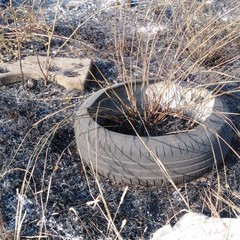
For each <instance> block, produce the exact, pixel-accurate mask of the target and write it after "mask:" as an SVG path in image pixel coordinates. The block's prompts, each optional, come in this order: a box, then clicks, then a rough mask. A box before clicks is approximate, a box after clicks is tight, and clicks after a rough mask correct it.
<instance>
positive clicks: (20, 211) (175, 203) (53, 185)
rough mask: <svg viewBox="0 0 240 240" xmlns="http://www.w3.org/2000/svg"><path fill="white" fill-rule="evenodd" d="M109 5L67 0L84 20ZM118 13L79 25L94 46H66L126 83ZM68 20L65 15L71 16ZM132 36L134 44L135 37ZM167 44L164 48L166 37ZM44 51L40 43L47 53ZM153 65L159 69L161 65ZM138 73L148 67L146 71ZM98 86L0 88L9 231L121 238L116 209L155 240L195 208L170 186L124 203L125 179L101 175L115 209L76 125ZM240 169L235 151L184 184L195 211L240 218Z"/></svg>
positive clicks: (2, 185)
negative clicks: (80, 146) (86, 160)
mask: <svg viewBox="0 0 240 240" xmlns="http://www.w3.org/2000/svg"><path fill="white" fill-rule="evenodd" d="M140 2H141V4H139V5H134V6H133V7H132V8H130V9H128V10H126V16H127V17H128V18H129V19H131V17H132V16H133V15H134V14H135V13H136V11H138V12H139V11H142V9H145V8H146V6H145V5H144V4H145V2H144V1H140ZM218 2H224V1H218ZM50 3H51V1H50ZM50 3H49V4H50ZM52 4H53V3H52ZM69 4H70V5H69ZM103 5H104V3H103V1H82V3H81V4H80V3H78V2H77V1H76V2H75V3H74V4H73V3H71V1H69V2H68V1H64V4H63V5H62V6H61V8H60V10H61V11H62V12H63V13H64V14H65V16H67V17H69V19H70V20H71V21H72V24H75V25H78V23H79V22H84V20H86V19H87V18H88V17H89V14H92V13H94V12H96V11H97V10H98V9H99V8H100V7H103ZM51 6H53V5H51ZM46 12H47V14H48V15H47V16H48V17H49V21H50V19H52V17H53V15H54V12H53V11H51V10H50V8H48V10H46ZM51 14H52V15H51ZM168 14H171V12H170V10H168V11H167V12H166V15H167V16H166V17H167V18H168V17H169V16H168ZM62 16H63V15H62ZM114 16H115V13H114V12H113V9H112V10H111V8H106V10H104V11H102V12H101V14H100V13H99V14H96V15H95V16H94V17H92V18H91V19H90V20H89V21H87V22H86V24H84V25H83V26H82V28H80V29H79V32H78V36H80V38H81V39H82V41H83V43H84V44H85V45H84V46H85V47H86V44H87V47H88V48H87V49H88V51H87V52H86V49H84V50H83V49H82V48H81V49H80V48H79V45H78V42H79V39H77V40H78V41H77V42H75V44H76V45H74V44H73V43H72V48H73V49H74V51H73V52H74V53H73V52H71V53H69V52H68V50H69V48H66V49H65V51H64V52H61V54H62V55H64V56H66V55H67V56H69V55H70V56H73V57H76V56H78V57H79V56H82V55H84V56H89V54H90V55H91V57H92V58H93V60H94V62H95V63H96V65H97V66H98V67H99V69H100V70H101V71H102V72H104V73H105V74H104V75H105V77H106V78H107V79H108V80H109V82H114V81H118V72H117V68H116V66H115V65H114V63H113V61H112V56H113V55H114V49H113V45H112V44H113V41H114V38H113V35H112V34H111V31H109V29H110V27H111V26H110V25H111V24H110V21H109V19H111V18H114ZM69 19H68V20H66V19H65V20H66V22H68V21H69ZM58 20H59V24H57V27H56V29H55V30H56V32H57V33H58V34H61V35H63V36H69V35H70V34H71V33H72V30H71V28H69V27H68V25H67V24H64V18H63V17H62V18H60V19H58ZM148 21H150V20H149V19H147V20H146V21H145V22H144V21H140V20H139V24H140V23H141V24H143V25H144V26H145V28H147V26H148ZM66 22H65V23H66ZM131 24H132V23H131V22H130V21H129V22H128V24H127V25H126V26H125V27H126V28H131V26H132V25H131ZM119 26H121V24H120V25H119ZM128 41H129V42H130V43H131V41H130V38H129V39H128ZM61 43H62V40H56V41H55V42H54V43H53V48H54V47H58V46H59V45H61ZM81 46H82V45H81ZM160 47H166V46H163V45H161V44H160ZM28 50H29V51H28V52H27V53H26V54H28V53H30V54H31V53H33V52H31V48H30V47H29V49H28ZM44 50H45V49H44V48H42V46H41V45H39V52H40V53H41V54H42V53H43V52H44ZM159 54H160V53H159ZM6 58H7V57H6ZM5 60H6V59H5ZM238 64H239V63H238ZM151 67H152V69H151V71H152V72H154V70H156V69H157V68H158V65H157V63H156V64H153V65H152V66H151ZM225 67H227V66H225ZM231 69H232V68H231ZM135 74H136V75H135V76H138V75H140V74H141V72H140V70H139V69H137V70H136V73H135ZM95 76H96V79H97V80H102V77H101V75H100V74H99V72H95ZM153 76H155V75H154V74H153ZM193 77H194V76H193ZM233 87H236V86H233ZM96 90H97V84H92V85H90V86H89V88H88V89H87V90H85V91H68V90H65V89H63V88H62V87H61V86H59V85H56V84H55V83H51V82H49V84H48V85H47V86H45V85H44V84H43V81H42V80H41V79H39V80H32V79H29V80H27V81H26V84H25V87H24V86H23V84H22V83H17V84H12V85H7V86H1V87H0V113H1V114H0V164H1V179H0V202H1V204H0V213H1V218H2V220H3V225H4V228H5V230H6V231H9V234H10V235H9V236H10V237H9V239H11V236H12V235H11V233H14V232H15V233H17V232H18V231H20V235H21V239H37V236H40V235H41V236H42V238H41V239H45V238H44V237H46V238H47V239H66V240H67V239H106V238H107V237H109V239H114V238H115V237H116V233H115V232H114V231H111V230H110V229H111V228H109V227H108V226H109V222H108V220H107V217H106V216H107V215H108V214H110V215H111V216H112V218H113V220H114V224H115V225H116V228H117V230H118V231H120V232H121V236H122V238H123V239H149V237H150V235H151V233H153V232H154V231H155V230H156V229H158V228H159V227H161V226H163V225H165V224H167V223H172V224H173V223H175V222H176V221H177V219H179V218H180V217H181V216H182V215H183V214H184V211H188V207H187V206H186V204H185V203H184V201H183V199H182V198H181V197H180V196H179V194H178V192H177V191H176V190H175V189H174V188H173V187H169V186H168V187H167V186H163V187H161V188H156V187H149V188H142V187H136V186H131V187H129V189H128V190H127V193H126V195H125V198H124V200H123V202H122V204H121V205H120V207H119V204H120V202H121V197H122V194H123V192H124V190H125V188H126V186H124V185H117V184H114V183H112V182H110V181H109V180H108V179H105V178H103V177H101V176H98V179H99V184H100V186H101V191H102V193H103V195H104V197H105V201H106V203H107V206H108V210H109V212H107V210H106V208H105V206H104V202H103V200H102V199H101V198H100V197H99V196H100V190H99V186H98V185H97V183H96V179H95V176H94V174H93V173H92V171H91V170H90V169H89V168H88V167H87V166H84V165H83V163H82V161H81V159H80V157H79V154H78V152H77V149H76V144H75V139H74V130H73V122H74V113H75V111H76V109H77V107H78V106H79V104H80V103H81V102H82V101H83V100H84V99H85V98H86V97H87V96H88V95H89V94H91V92H92V91H96ZM238 97H239V96H238ZM225 100H226V102H227V103H228V105H229V107H230V108H231V111H232V112H237V113H239V112H240V109H239V98H236V97H232V96H226V97H225ZM233 122H234V124H235V125H236V128H237V129H239V126H240V120H239V117H237V116H233ZM239 146H240V140H239V137H238V136H236V134H234V138H233V142H232V147H233V149H235V150H236V151H237V152H238V153H239V151H240V149H239ZM239 171H240V163H239V159H238V158H237V157H236V155H235V154H233V153H232V152H231V153H229V154H228V156H227V157H226V162H225V166H224V167H223V168H221V169H220V170H218V171H217V170H216V169H213V171H212V172H210V173H209V174H206V175H205V176H203V177H202V178H200V179H197V180H195V181H192V182H190V183H187V184H182V185H178V190H179V191H180V193H181V194H182V195H183V196H184V197H185V199H186V200H187V203H188V205H189V207H190V209H191V210H193V211H196V212H201V213H204V214H206V215H209V216H210V215H213V214H215V215H217V214H219V215H220V216H221V217H236V215H237V214H239V213H238V212H237V211H238V210H237V209H235V208H234V207H230V206H229V204H227V203H226V200H227V201H228V202H230V201H232V203H233V204H232V206H234V205H235V206H240V197H239V192H240V173H239ZM217 196H219V197H217ZM94 200H95V201H94ZM93 201H94V202H93ZM0 220H1V219H0ZM125 220H126V222H125ZM124 222H125V225H124V226H123V225H122V224H123V223H124ZM1 231H3V229H2V230H1ZM0 233H1V232H0ZM0 236H6V235H0Z"/></svg>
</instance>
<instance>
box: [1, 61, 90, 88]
mask: <svg viewBox="0 0 240 240" xmlns="http://www.w3.org/2000/svg"><path fill="white" fill-rule="evenodd" d="M47 60H48V59H47V57H43V56H38V57H37V56H29V57H26V58H25V59H23V60H22V61H21V64H22V70H23V74H24V79H26V78H43V79H46V78H47V79H48V81H56V82H57V83H58V84H60V85H62V86H64V87H65V88H66V89H80V90H83V89H84V86H85V82H86V80H87V79H89V78H91V74H90V71H91V67H92V61H91V59H88V58H84V59H74V58H64V57H56V58H53V59H49V64H47V63H48V61H47ZM47 69H48V71H47ZM20 81H22V73H21V69H20V62H19V61H18V62H14V63H0V86H1V85H5V84H9V83H15V82H20Z"/></svg>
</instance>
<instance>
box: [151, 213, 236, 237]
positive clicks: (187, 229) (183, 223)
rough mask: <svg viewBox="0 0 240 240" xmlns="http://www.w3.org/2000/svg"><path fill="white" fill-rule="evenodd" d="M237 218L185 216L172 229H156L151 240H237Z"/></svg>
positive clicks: (168, 226) (165, 227) (200, 215)
mask: <svg viewBox="0 0 240 240" xmlns="http://www.w3.org/2000/svg"><path fill="white" fill-rule="evenodd" d="M239 239H240V217H239V218H216V217H211V218H210V217H207V216H205V215H202V214H199V213H187V214H185V215H184V216H183V217H182V218H181V219H180V220H179V221H178V222H177V223H176V224H175V225H174V226H173V227H171V226H170V225H167V226H164V227H162V228H160V229H158V230H157V231H156V232H155V233H154V234H153V236H152V238H151V240H239Z"/></svg>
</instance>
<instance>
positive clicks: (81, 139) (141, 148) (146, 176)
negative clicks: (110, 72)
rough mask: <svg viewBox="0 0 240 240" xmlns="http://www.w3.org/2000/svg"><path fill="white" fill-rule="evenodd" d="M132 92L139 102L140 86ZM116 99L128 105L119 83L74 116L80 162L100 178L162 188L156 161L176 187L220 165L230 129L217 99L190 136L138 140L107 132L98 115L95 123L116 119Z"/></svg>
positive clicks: (162, 175) (224, 109) (96, 95)
mask: <svg viewBox="0 0 240 240" xmlns="http://www.w3.org/2000/svg"><path fill="white" fill-rule="evenodd" d="M136 86H137V87H136V98H137V100H138V101H139V102H141V101H142V92H143V91H142V89H141V82H136ZM116 94H117V96H118V97H119V98H118V97H116ZM109 97H110V98H109ZM119 99H121V100H122V101H124V102H125V104H129V102H128V98H127V94H126V91H125V85H124V84H123V83H122V84H117V85H114V86H112V87H109V88H107V89H102V90H99V91H98V92H95V93H94V94H92V95H91V96H90V97H89V98H88V99H87V100H86V101H85V102H84V103H83V104H82V105H81V106H80V107H79V108H78V110H77V112H76V116H75V124H74V128H75V137H76V142H77V147H78V151H79V153H80V157H81V158H82V159H83V160H84V161H85V162H86V163H87V164H88V165H91V166H93V167H94V169H95V170H96V171H97V172H98V173H99V174H101V175H104V176H105V177H107V178H109V179H111V180H113V181H114V182H118V183H125V184H134V185H144V186H161V185H163V184H165V183H166V182H168V181H167V178H166V174H165V173H164V172H163V170H162V167H161V166H159V162H158V163H157V161H156V158H157V159H158V161H160V162H161V164H162V165H163V166H164V168H165V169H166V171H167V173H168V175H169V176H170V177H171V179H172V180H173V182H175V183H181V182H188V181H191V180H193V179H196V178H198V177H201V176H202V175H203V174H205V173H207V172H209V171H210V170H211V169H212V168H213V166H216V165H217V166H219V165H221V164H222V162H223V160H224V157H225V156H226V154H227V152H228V150H229V144H230V142H231V139H232V129H231V127H230V126H229V124H228V123H227V121H226V119H224V118H223V117H220V116H219V114H217V112H225V113H227V112H229V109H228V107H227V106H226V104H225V103H224V102H223V100H222V99H221V98H220V97H217V98H215V101H214V106H213V111H212V112H211V114H210V115H209V116H208V117H207V119H206V120H205V121H204V122H203V123H202V124H200V125H198V126H197V127H195V128H194V129H193V130H191V131H186V132H181V133H178V134H172V135H170V134H169V135H163V136H157V137H141V138H139V137H138V136H133V135H126V134H121V133H117V132H114V131H110V130H107V129H106V128H104V127H103V126H101V125H99V124H98V123H97V122H96V121H95V120H94V119H93V117H94V116H95V115H96V114H98V120H99V119H100V120H101V118H104V116H102V114H99V113H100V112H101V110H102V109H104V111H103V115H106V114H115V113H116V111H117V110H118V107H119V106H121V103H119ZM137 104H138V107H141V104H139V103H138V102H137ZM116 106H117V107H116ZM222 139H224V141H223V140H222ZM161 164H160V165H161Z"/></svg>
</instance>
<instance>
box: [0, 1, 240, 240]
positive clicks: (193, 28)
mask: <svg viewBox="0 0 240 240" xmlns="http://www.w3.org/2000/svg"><path fill="white" fill-rule="evenodd" d="M207 2H209V1H190V0H184V1H177V0H176V1H158V3H156V1H150V3H149V6H148V8H147V9H145V10H143V12H141V11H139V12H138V13H134V14H129V12H131V11H132V9H131V8H129V7H126V6H121V5H112V8H113V9H114V11H115V18H114V19H113V20H112V26H113V29H112V30H113V39H114V40H113V43H114V52H113V54H112V56H111V57H113V58H114V59H115V63H116V66H117V67H118V73H119V76H120V77H119V79H120V81H125V82H129V80H131V81H135V80H139V79H141V80H142V81H143V85H148V84H149V80H152V79H155V80H163V79H164V80H166V79H167V80H169V81H172V82H181V81H189V82H190V84H192V83H194V84H198V86H202V87H204V88H207V87H210V88H211V89H212V92H213V94H215V95H216V96H218V95H224V94H229V95H232V96H234V94H235V93H236V92H239V81H240V79H239V71H240V64H239V61H240V59H239V58H240V36H239V32H240V18H239V16H238V14H237V13H238V11H240V6H239V2H238V1H231V3H229V5H228V6H226V10H225V11H219V10H217V11H216V10H215V9H213V8H212V4H209V3H207ZM10 3H11V4H10V6H7V8H6V9H4V10H1V15H0V18H1V20H2V21H3V24H1V25H0V48H1V52H0V57H1V60H16V59H19V60H21V58H22V57H23V56H24V55H25V54H37V53H38V51H39V48H41V49H44V50H45V51H46V52H47V55H48V56H52V55H56V54H59V53H60V52H61V50H62V49H65V50H66V51H70V53H73V52H74V49H72V48H71V43H72V42H73V41H75V42H81V44H83V45H84V46H85V47H84V48H85V49H84V50H86V49H87V51H89V52H98V50H97V49H94V48H93V47H92V46H90V45H88V44H85V42H84V41H82V39H81V36H79V35H78V30H79V29H80V28H81V27H82V26H83V25H84V24H86V23H87V22H88V21H89V20H90V19H91V18H93V16H96V15H97V14H98V13H100V12H101V10H99V12H98V13H96V14H93V15H92V16H89V18H87V20H86V21H84V22H83V23H81V24H79V25H78V26H77V27H75V26H72V32H71V34H69V36H59V35H57V34H55V26H56V21H57V20H56V19H57V17H58V15H59V14H61V13H60V12H59V11H58V8H56V9H57V10H56V12H55V18H54V20H53V21H52V22H51V23H49V22H47V21H46V19H45V15H44V10H43V9H42V8H41V6H39V7H38V8H34V7H33V6H29V7H28V8H27V7H26V5H24V4H23V5H21V6H20V7H19V8H14V7H13V6H12V1H10ZM59 4H60V2H59V1H58V2H57V6H59ZM39 19H41V21H39ZM129 22H133V23H135V24H133V25H134V26H135V28H131V27H130V28H129V26H128V24H129ZM69 24H70V23H69ZM70 27H71V25H70ZM129 29H131V30H132V31H131V32H129ZM56 39H58V40H59V39H60V40H61V44H60V46H59V47H58V48H57V49H56V48H54V51H52V42H53V41H54V40H56ZM81 46H82V45H81ZM109 51H110V52H111V51H112V48H109ZM102 75H103V78H104V73H102ZM192 78H193V80H192ZM45 80H46V79H45ZM46 83H47V82H46ZM106 83H107V84H108V82H107V79H106ZM229 86H230V87H229ZM134 88H135V86H134V84H128V85H127V87H126V90H127V92H128V95H129V99H130V101H131V103H132V104H131V108H129V107H128V106H126V108H125V111H124V112H123V113H124V114H126V117H127V118H130V117H131V118H132V117H136V115H137V116H138V117H139V116H140V118H141V120H142V122H143V123H144V126H145V123H146V122H148V121H150V119H151V121H153V122H156V121H159V119H162V117H164V113H162V112H160V113H159V112H158V111H159V108H158V107H153V108H151V112H149V109H145V111H146V112H144V114H143V116H144V119H142V118H143V117H142V115H141V114H139V112H138V109H137V107H136V100H135V96H134V94H135V91H134ZM225 89H227V90H225ZM232 114H233V115H234V114H235V113H232ZM129 116H130V117H129ZM153 116H154V117H153ZM51 117H52V116H51ZM226 121H228V122H229V124H230V125H231V126H232V128H233V130H234V134H235V138H237V139H239V136H240V135H239V130H238V128H237V127H235V125H234V122H232V121H231V120H229V119H226ZM130 123H131V121H130ZM37 124H38V123H36V124H35V126H36V125H37ZM61 124H62V123H61ZM33 127H34V126H33ZM58 127H59V125H55V126H53V127H52V130H51V132H48V133H47V134H46V135H43V136H42V138H41V139H40V141H39V142H38V143H37V145H36V146H37V148H36V149H35V152H33V154H32V156H30V159H29V162H28V165H27V166H26V169H24V171H25V175H24V179H23V183H22V188H21V190H20V192H18V200H19V201H18V205H17V214H16V224H15V232H14V239H21V228H22V223H23V221H24V217H25V215H24V212H23V208H22V204H23V202H24V201H23V198H24V196H25V195H27V194H28V191H30V189H29V183H30V182H31V181H32V179H33V171H34V166H35V161H37V159H38V156H39V154H40V153H41V151H43V148H44V149H45V147H46V145H47V142H48V140H49V139H51V137H52V136H53V134H54V132H55V131H56V129H57V128H58ZM137 135H138V134H137ZM26 137H27V135H26ZM138 137H139V138H140V139H141V137H140V136H139V135H138ZM23 141H24V139H23ZM146 147H147V146H146ZM231 148H232V149H231V150H232V154H233V155H235V157H236V158H239V155H238V154H239V150H237V149H234V148H233V147H231ZM149 151H150V152H151V150H150V149H149ZM151 154H152V152H151ZM14 156H15V155H14ZM152 157H153V158H154V159H155V160H156V162H157V163H158V164H159V167H160V169H162V170H163V171H165V173H166V176H167V178H168V180H169V182H170V183H171V184H172V186H173V188H174V189H175V191H176V195H177V196H179V197H180V199H181V201H182V202H183V203H184V205H183V209H182V211H185V210H186V211H190V210H195V209H197V208H196V206H193V205H191V199H189V196H188V187H187V186H186V185H185V186H184V187H181V188H183V189H185V191H182V190H179V189H180V188H179V186H176V185H175V184H174V182H173V181H172V180H171V178H170V177H169V176H168V173H167V171H166V169H165V168H164V166H163V165H162V163H161V161H160V160H159V159H157V157H156V156H154V155H153V156H152ZM12 161H14V158H13V159H12ZM238 161H239V159H238ZM46 164H47V161H46ZM83 166H84V164H83ZM46 167H47V166H46V165H45V168H46ZM55 167H57V165H56V166H55ZM45 168H44V169H43V173H42V174H43V175H42V178H43V181H44V179H45V172H44V171H45ZM87 171H89V170H87V169H84V172H85V175H86V179H87V182H88V186H89V191H90V194H91V196H92V199H93V201H91V202H88V203H87V204H89V205H90V206H92V208H98V209H99V210H100V212H101V213H102V216H103V218H104V219H106V221H107V222H108V226H106V230H105V232H104V234H103V237H104V238H107V237H109V236H112V237H113V239H123V238H122V235H121V232H122V231H123V229H124V228H125V227H126V223H127V221H128V219H123V220H122V224H121V227H120V228H117V227H116V225H115V222H116V217H117V215H118V211H119V208H120V206H121V205H122V203H123V202H124V198H125V196H126V194H127V192H128V188H127V187H126V188H125V189H124V191H123V193H122V196H121V199H120V202H117V203H116V205H117V206H118V207H117V210H116V212H114V213H113V212H112V209H111V208H110V207H109V204H108V202H107V200H106V199H107V198H106V196H105V195H104V192H103V190H102V188H101V183H100V180H99V176H98V173H97V172H96V171H95V170H94V169H93V168H92V169H91V171H92V175H93V176H94V177H95V179H96V185H97V188H98V190H99V195H98V196H97V197H96V195H95V194H94V193H92V192H91V186H90V185H91V184H90V182H89V180H88V173H87ZM4 174H6V172H2V173H1V177H3V176H4ZM53 174H54V172H53ZM226 175H227V173H226ZM215 177H216V178H218V179H219V180H218V185H217V188H216V189H212V188H210V187H209V186H208V187H207V188H206V190H205V191H204V194H203V195H201V199H202V206H200V208H202V209H206V208H207V209H209V210H210V211H211V214H212V215H214V216H219V214H220V213H221V212H222V211H228V212H231V214H229V215H232V213H235V216H238V215H239V212H240V210H239V206H237V205H236V204H235V203H234V202H233V201H232V198H233V196H234V198H235V199H237V201H236V202H239V201H240V196H239V193H238V192H235V191H231V186H229V185H228V183H227V177H226V179H225V184H223V183H222V182H221V181H220V177H219V175H218V171H216V176H215ZM221 179H222V178H221ZM50 188H51V178H50V181H49V186H48V189H47V190H46V189H44V187H43V186H42V188H41V191H45V190H46V191H47V195H48V194H50ZM169 201H171V200H170V197H169ZM41 205H42V225H41V226H40V228H39V229H40V230H39V236H36V238H38V239H44V238H47V237H45V235H44V232H47V229H46V226H45V225H44V219H45V216H44V213H45V210H46V208H47V205H48V197H46V199H45V200H42V202H41ZM72 211H73V212H74V213H75V214H76V215H77V213H76V212H75V210H74V209H72ZM178 215H179V212H176V213H175V216H174V217H175V218H176V219H178ZM169 221H170V220H169ZM0 224H1V225H2V223H1V222H0ZM96 225H97V224H96ZM0 231H3V230H0ZM100 231H101V229H99V232H100ZM0 234H1V232H0ZM90 235H91V234H90V233H89V238H92V239H94V236H90ZM0 236H1V235H0Z"/></svg>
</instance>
